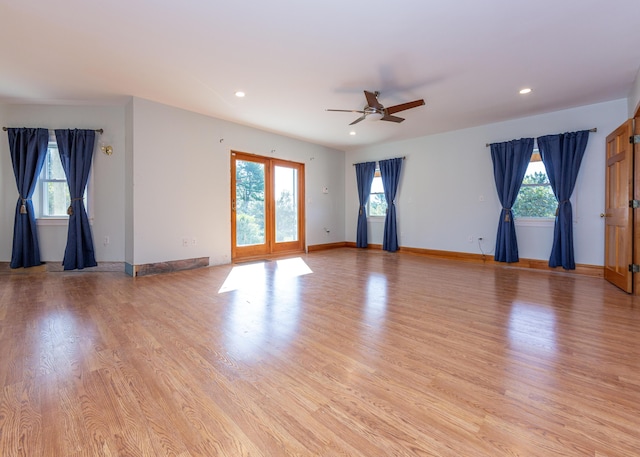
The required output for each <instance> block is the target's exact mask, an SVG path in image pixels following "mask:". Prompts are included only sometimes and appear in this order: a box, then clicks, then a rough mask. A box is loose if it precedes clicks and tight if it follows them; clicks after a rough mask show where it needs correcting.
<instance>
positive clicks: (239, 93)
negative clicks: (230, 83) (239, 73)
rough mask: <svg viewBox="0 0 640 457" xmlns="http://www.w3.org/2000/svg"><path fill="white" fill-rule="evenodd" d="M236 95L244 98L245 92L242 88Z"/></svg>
mask: <svg viewBox="0 0 640 457" xmlns="http://www.w3.org/2000/svg"><path fill="white" fill-rule="evenodd" d="M236 97H238V98H242V97H244V92H242V91H241V90H239V91H238V92H236Z"/></svg>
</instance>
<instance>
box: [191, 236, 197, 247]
mask: <svg viewBox="0 0 640 457" xmlns="http://www.w3.org/2000/svg"><path fill="white" fill-rule="evenodd" d="M197 244H198V240H196V239H195V237H193V238H191V246H196V245H197Z"/></svg>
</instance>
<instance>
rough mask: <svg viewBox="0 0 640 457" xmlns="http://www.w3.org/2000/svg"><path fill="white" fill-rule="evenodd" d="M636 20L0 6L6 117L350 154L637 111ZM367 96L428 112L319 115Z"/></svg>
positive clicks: (195, 1)
mask: <svg viewBox="0 0 640 457" xmlns="http://www.w3.org/2000/svg"><path fill="white" fill-rule="evenodd" d="M638 18H640V0H606V1H604V0H530V1H527V0H483V1H479V0H456V1H454V0H395V1H389V0H323V1H312V0H233V1H231V0H228V1H225V2H222V1H219V0H208V1H205V0H181V1H175V0H173V1H169V0H128V1H123V0H111V1H106V2H98V1H96V0H56V1H51V0H0V43H2V45H0V102H5V103H56V104H60V103H62V104H95V103H122V102H123V101H124V100H126V97H129V96H132V95H133V96H136V97H141V98H145V99H149V100H154V101H157V102H161V103H164V104H168V105H172V106H176V107H180V108H184V109H187V110H191V111H195V112H198V113H203V114H207V115H210V116H214V117H217V118H221V119H226V120H230V121H233V122H237V123H240V124H244V125H249V126H253V127H257V128H260V129H264V130H267V131H272V132H277V133H281V134H283V135H287V136H291V137H295V138H299V139H303V140H306V141H310V142H314V143H319V144H323V145H327V146H331V147H335V148H338V149H343V150H349V149H353V148H356V147H360V146H362V145H366V144H371V143H377V142H386V141H392V140H398V139H403V138H411V137H417V136H423V135H428V134H433V133H438V132H444V131H450V130H456V129H460V128H465V127H471V126H477V125H482V124H487V123H492V122H498V121H502V120H506V119H511V118H517V117H523V116H528V115H532V114H537V113H543V112H548V111H556V110H560V109H564V108H570V107H575V106H580V105H587V104H591V103H598V102H602V101H607V100H614V99H619V98H624V97H627V96H628V95H629V91H630V89H631V86H632V83H633V81H634V79H635V77H636V75H637V72H638V68H639V66H640V27H639V26H638V25H637V19H638ZM634 21H635V22H636V24H634ZM526 86H530V87H532V88H533V92H532V93H531V94H529V95H527V96H522V95H519V94H518V90H519V89H521V88H523V87H526ZM364 89H367V90H371V91H375V90H378V91H380V92H381V95H380V97H379V100H380V102H381V103H382V104H384V105H385V106H390V105H395V104H398V103H402V102H406V101H410V100H414V99H417V98H424V99H425V100H426V103H427V104H426V106H422V107H419V108H415V109H412V110H409V111H405V112H403V113H399V114H398V115H400V116H402V117H404V118H405V119H406V120H405V121H404V122H403V123H400V124H395V123H391V122H367V121H364V122H361V123H359V124H357V125H356V126H354V127H350V126H349V123H350V122H351V121H353V120H355V119H356V118H357V117H358V116H359V115H358V114H355V113H332V112H326V111H325V109H326V108H336V109H362V107H363V106H364V102H365V100H364V95H363V92H362V91H363V90H364ZM237 90H243V91H245V92H246V94H247V95H246V97H245V98H243V99H239V98H237V97H235V96H234V93H235V92H236V91H237ZM587 127H588V126H587ZM351 130H355V131H356V132H357V134H356V135H355V136H350V135H349V131H351Z"/></svg>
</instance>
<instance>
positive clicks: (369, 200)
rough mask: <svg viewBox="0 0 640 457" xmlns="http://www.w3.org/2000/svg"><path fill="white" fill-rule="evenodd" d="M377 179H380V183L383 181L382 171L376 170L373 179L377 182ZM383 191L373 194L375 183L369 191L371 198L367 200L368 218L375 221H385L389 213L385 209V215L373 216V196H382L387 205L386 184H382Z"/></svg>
mask: <svg viewBox="0 0 640 457" xmlns="http://www.w3.org/2000/svg"><path fill="white" fill-rule="evenodd" d="M376 178H380V181H382V174H381V173H380V169H379V168H376V171H375V173H374V174H373V179H374V180H375V179H376ZM382 186H383V189H382V192H372V190H373V181H372V182H371V189H370V190H369V198H368V199H367V208H366V209H367V218H373V219H383V218H385V217H386V216H387V211H386V209H385V213H384V214H371V196H372V195H382V197H383V200H384V201H385V204H386V201H387V200H386V198H385V197H384V184H382Z"/></svg>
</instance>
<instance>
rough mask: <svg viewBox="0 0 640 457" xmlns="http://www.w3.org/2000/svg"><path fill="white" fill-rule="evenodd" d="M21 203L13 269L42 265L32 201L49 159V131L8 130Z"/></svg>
mask: <svg viewBox="0 0 640 457" xmlns="http://www.w3.org/2000/svg"><path fill="white" fill-rule="evenodd" d="M7 134H8V136H9V151H10V153H11V162H12V163H13V173H14V174H15V177H16V185H17V187H18V194H19V196H18V203H17V205H16V215H15V220H14V224H13V250H12V252H11V268H20V267H33V266H36V265H40V264H41V263H42V262H40V246H39V244H38V232H37V227H36V216H35V213H34V211H33V203H32V202H31V197H32V196H33V192H34V191H35V189H36V182H37V179H38V176H39V175H40V171H41V170H42V165H43V164H44V159H45V157H46V155H47V145H48V143H49V131H48V130H47V129H27V128H20V129H7Z"/></svg>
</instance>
